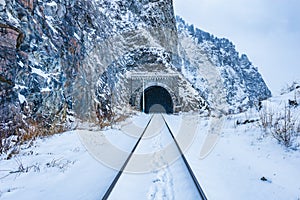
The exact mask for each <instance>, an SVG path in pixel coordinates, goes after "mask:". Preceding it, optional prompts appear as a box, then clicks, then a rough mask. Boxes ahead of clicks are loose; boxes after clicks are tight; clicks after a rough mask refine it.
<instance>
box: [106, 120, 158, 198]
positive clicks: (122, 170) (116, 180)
mask: <svg viewBox="0 0 300 200" xmlns="http://www.w3.org/2000/svg"><path fill="white" fill-rule="evenodd" d="M153 116H154V115H152V116H151V119H150V120H149V122H148V124H147V126H146V127H145V129H144V131H143V133H142V134H141V136H140V138H139V139H138V141H137V142H136V144H135V145H134V147H133V149H132V150H131V152H130V154H129V156H128V157H127V159H126V161H125V163H124V164H123V166H122V167H121V169H120V170H119V172H118V174H117V175H116V177H115V178H114V180H113V182H112V183H111V184H110V186H109V188H108V189H107V191H106V192H105V194H104V196H103V197H102V200H106V199H108V197H109V195H110V194H111V192H112V190H113V189H114V187H115V185H116V184H117V182H118V180H119V178H120V176H121V175H122V173H123V172H124V169H125V167H126V166H127V164H128V162H129V160H130V158H131V157H132V155H133V153H134V151H135V150H136V148H137V146H138V145H139V143H140V141H141V140H142V138H143V136H144V134H145V132H146V130H147V128H148V126H149V124H150V122H151V121H152V119H153Z"/></svg>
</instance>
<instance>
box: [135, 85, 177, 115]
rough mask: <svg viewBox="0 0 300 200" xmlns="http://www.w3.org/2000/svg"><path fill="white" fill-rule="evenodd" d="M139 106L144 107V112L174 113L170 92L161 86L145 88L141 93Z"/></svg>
mask: <svg viewBox="0 0 300 200" xmlns="http://www.w3.org/2000/svg"><path fill="white" fill-rule="evenodd" d="M140 107H144V112H145V113H167V114H172V113H174V104H173V100H172V97H171V94H170V93H169V92H168V91H167V90H166V89H165V88H163V87H161V86H151V87H148V88H146V89H145V90H144V92H143V94H142V95H141V99H140Z"/></svg>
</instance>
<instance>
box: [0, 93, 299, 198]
mask: <svg viewBox="0 0 300 200" xmlns="http://www.w3.org/2000/svg"><path fill="white" fill-rule="evenodd" d="M292 97H293V93H289V94H286V95H285V96H283V97H274V98H272V99H269V100H267V101H266V102H267V103H266V102H264V104H268V105H272V106H273V107H274V108H275V107H276V105H277V107H278V105H279V104H280V102H286V100H287V99H291V98H292ZM281 104H283V103H281ZM296 110H299V108H297V109H296ZM257 115H258V114H257V112H256V111H255V110H250V111H248V112H247V113H242V114H238V115H230V116H226V117H225V118H224V119H219V118H218V119H217V120H216V118H209V117H200V116H197V115H195V114H193V113H184V114H180V115H170V116H165V118H166V120H167V122H168V123H169V125H170V128H171V129H172V130H173V132H174V134H175V135H176V138H177V139H178V140H179V144H180V146H185V147H186V148H184V152H185V155H186V158H187V160H188V162H189V163H190V166H191V168H192V169H193V171H194V173H195V175H196V177H197V179H198V181H199V183H200V185H201V186H202V188H203V190H204V192H205V194H206V195H207V197H208V199H214V200H218V199H222V200H224V199H246V200H247V199H249V200H250V199H258V200H259V199H261V200H264V199H299V198H300V181H299V180H300V173H299V166H300V151H299V149H298V150H291V149H289V148H286V147H284V146H283V145H281V144H279V143H278V142H277V141H276V140H275V139H274V138H273V137H272V136H271V135H270V134H265V133H263V132H262V130H261V128H260V127H259V126H258V122H254V123H249V124H245V125H238V126H237V125H236V121H237V120H239V121H243V120H245V119H256V118H257ZM150 117H151V116H149V115H145V114H138V115H136V116H133V117H131V118H129V119H127V120H125V121H124V122H121V123H119V124H116V125H115V126H114V128H110V129H107V130H103V131H87V130H76V131H71V132H66V133H63V134H57V135H54V136H51V137H50V136H49V137H45V138H41V139H38V140H36V141H34V142H32V143H27V144H24V145H23V146H22V148H21V149H20V152H19V154H18V155H16V156H15V157H13V158H12V159H9V160H7V159H5V158H6V155H2V156H1V157H0V198H1V199H3V200H10V199H46V200H47V199H99V198H101V197H102V196H103V194H104V193H105V192H106V190H107V188H108V187H109V185H110V183H111V182H112V180H113V179H114V178H115V176H116V174H117V172H118V169H120V167H121V165H122V163H123V161H124V159H126V157H127V155H129V153H130V151H131V149H132V148H133V146H134V145H135V143H136V139H137V137H138V136H139V135H140V134H141V130H143V128H144V127H145V126H146V125H147V123H148V121H149V119H150ZM154 121H155V122H153V124H152V125H151V126H154V127H155V129H153V128H152V130H155V131H152V132H148V133H147V132H146V133H145V136H146V137H145V138H144V139H143V140H142V141H141V143H140V145H139V146H138V147H137V149H136V154H134V156H133V157H132V158H133V159H132V160H131V161H130V162H129V163H128V166H127V167H126V168H125V172H126V173H125V174H123V175H122V176H121V177H120V179H119V182H118V183H117V185H116V187H115V188H114V190H113V192H112V194H111V198H110V199H120V198H122V199H126V198H127V197H128V198H129V199H197V198H198V197H196V196H194V195H196V194H195V193H193V191H194V189H193V187H194V186H193V184H192V182H191V180H190V177H189V176H188V174H187V172H186V170H185V169H184V165H183V163H182V161H181V160H180V159H177V160H175V161H174V160H173V161H174V162H171V161H172V159H171V160H169V157H168V156H170V155H171V157H172V156H174V155H175V156H176V155H177V158H179V157H180V156H178V152H177V153H176V150H175V149H174V148H173V147H174V146H173V144H172V142H171V139H170V135H168V132H167V130H166V128H165V127H164V126H163V124H162V123H161V120H159V119H158V118H156V119H154ZM216 122H224V123H221V125H219V126H218V127H219V128H217V124H216ZM187 130H188V131H187ZM182 131H183V132H182ZM182 133H183V136H185V137H182ZM212 133H213V134H214V136H216V137H218V138H217V139H216V140H215V141H214V143H212V144H210V145H207V144H206V143H207V139H208V138H210V137H208V136H209V135H210V134H212ZM182 138H188V142H186V140H182ZM207 146H209V148H211V149H210V151H207V152H208V154H207V155H206V156H201V152H202V150H203V148H204V147H205V148H207ZM106 147H109V148H112V147H114V149H115V150H118V151H116V152H115V153H116V154H114V153H113V152H112V151H109V152H108V153H106V154H103V151H102V150H103V149H104V150H105V148H106ZM167 147H168V148H169V149H168V148H167ZM99 149H100V150H101V151H99ZM101 152H102V154H101ZM120 152H122V154H119V153H120ZM170 152H172V153H170ZM173 153H174V154H173ZM103 156H106V157H103ZM104 158H105V159H108V160H105V159H104ZM146 158H147V159H150V160H151V161H149V160H146V161H145V162H141V160H142V159H146ZM172 158H174V157H172ZM105 161H115V163H117V164H116V165H114V166H111V165H110V164H111V163H105ZM143 166H144V167H145V166H146V167H147V170H146V171H141V168H139V167H143ZM22 169H23V170H22ZM144 169H145V168H144ZM18 171H19V172H18ZM21 171H22V172H21ZM262 177H265V178H266V179H267V181H262V180H261V178H262Z"/></svg>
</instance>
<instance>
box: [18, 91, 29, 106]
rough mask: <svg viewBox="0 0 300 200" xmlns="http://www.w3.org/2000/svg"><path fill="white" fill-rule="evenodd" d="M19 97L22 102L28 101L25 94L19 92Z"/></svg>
mask: <svg viewBox="0 0 300 200" xmlns="http://www.w3.org/2000/svg"><path fill="white" fill-rule="evenodd" d="M18 98H19V101H20V103H21V104H22V103H24V102H27V100H26V98H25V96H24V95H22V94H20V93H18Z"/></svg>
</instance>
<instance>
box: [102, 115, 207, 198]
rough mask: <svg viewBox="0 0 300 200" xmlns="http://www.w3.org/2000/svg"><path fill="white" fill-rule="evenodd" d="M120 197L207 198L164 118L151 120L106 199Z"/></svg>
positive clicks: (115, 179) (112, 184) (108, 191)
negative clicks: (142, 169)
mask: <svg viewBox="0 0 300 200" xmlns="http://www.w3.org/2000/svg"><path fill="white" fill-rule="evenodd" d="M166 146H167V147H166ZM166 149H168V150H166ZM147 152H148V153H147ZM149 152H151V153H149ZM170 157H171V158H173V160H172V159H171V160H170ZM135 168H136V169H137V170H136V172H135V171H134V169H135ZM141 168H145V170H144V171H141ZM120 198H122V199H182V198H185V199H204V200H205V199H207V198H206V196H205V194H204V192H203V190H202V188H201V186H200V184H199V182H198V180H197V178H196V176H195V174H194V173H193V170H192V168H191V167H190V165H189V163H188V161H187V159H186V158H185V156H184V154H183V152H182V150H181V148H180V145H179V144H178V142H177V141H176V138H175V136H174V134H173V133H172V131H171V129H170V127H169V125H168V123H167V121H166V120H165V118H164V116H163V115H158V114H156V115H153V116H152V117H151V119H150V120H149V122H148V124H147V126H146V127H145V129H144V131H143V133H142V134H141V136H140V137H139V139H138V140H137V142H136V144H135V146H134V147H133V149H132V151H131V153H130V154H129V156H128V158H127V159H126V161H125V162H124V164H123V166H122V168H121V169H120V170H119V172H118V174H117V175H116V177H115V178H114V180H113V182H112V183H111V185H110V186H109V188H108V189H107V191H106V193H105V194H104V196H103V197H102V199H120Z"/></svg>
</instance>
